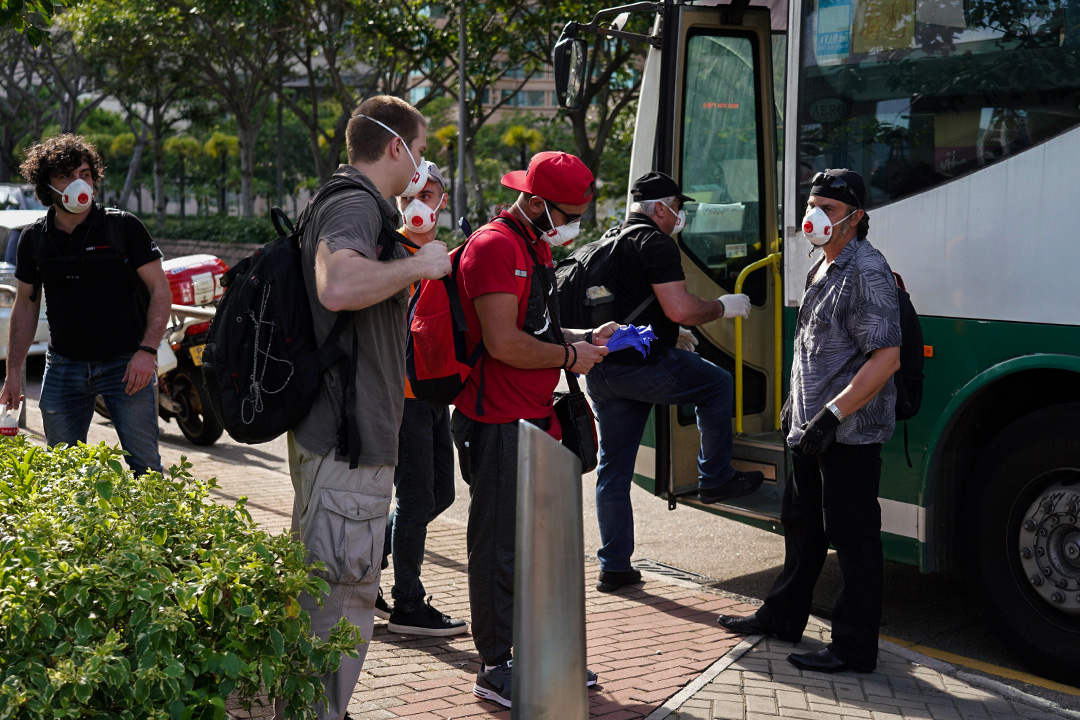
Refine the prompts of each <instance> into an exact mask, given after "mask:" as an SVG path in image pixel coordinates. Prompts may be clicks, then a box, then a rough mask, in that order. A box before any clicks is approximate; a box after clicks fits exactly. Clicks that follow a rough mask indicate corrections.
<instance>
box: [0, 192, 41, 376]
mask: <svg viewBox="0 0 1080 720" xmlns="http://www.w3.org/2000/svg"><path fill="white" fill-rule="evenodd" d="M11 187H15V188H16V189H18V188H19V186H17V185H16V186H11V185H0V207H3V198H4V195H3V193H5V192H6V191H7V190H8V188H11ZM31 197H33V196H32V195H31ZM35 202H37V201H36V200H35ZM39 205H40V203H39ZM43 215H45V210H44V208H38V209H33V208H22V209H17V210H15V209H8V210H4V209H0V245H2V246H3V247H2V248H0V250H2V252H0V258H5V259H6V258H10V259H11V262H0V358H3V359H4V360H7V340H8V322H9V321H10V320H11V308H12V306H14V305H15V286H16V281H15V263H14V256H15V250H14V247H15V245H17V243H18V242H19V233H20V232H21V231H22V229H23V228H24V227H26V226H27V225H29V224H30V223H32V222H34V221H35V220H37V219H38V218H40V217H42V216H43ZM9 247H10V248H11V252H10V253H8V252H7V251H8V248H9ZM48 347H49V322H48V320H46V319H45V298H44V297H42V299H41V313H40V315H38V323H37V331H36V332H35V333H34V342H33V343H32V344H31V345H30V352H29V354H30V355H44V354H45V351H46V350H47V349H48Z"/></svg>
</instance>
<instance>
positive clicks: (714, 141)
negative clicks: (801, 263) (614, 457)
mask: <svg viewBox="0 0 1080 720" xmlns="http://www.w3.org/2000/svg"><path fill="white" fill-rule="evenodd" d="M725 10H726V7H725V6H719V7H694V8H686V7H683V8H682V11H681V12H680V13H679V14H678V15H677V16H676V17H677V18H678V23H677V26H676V27H675V28H671V30H676V32H671V31H670V30H665V33H664V45H663V49H662V53H663V56H664V58H663V59H664V62H665V63H668V62H674V63H675V67H674V68H673V69H672V68H665V70H667V71H666V72H662V73H661V75H662V76H664V77H665V78H666V79H668V81H669V82H673V83H674V92H673V93H672V92H668V93H664V92H661V96H662V97H663V96H664V95H665V94H666V95H667V97H668V98H672V99H673V109H674V117H673V119H672V120H671V121H670V122H669V123H665V122H663V121H662V120H661V122H659V123H658V126H659V128H660V131H659V133H658V135H659V136H658V137H657V141H656V142H657V145H658V147H657V152H656V156H657V159H658V160H660V161H661V162H662V161H663V159H664V158H665V156H668V157H670V171H671V174H672V175H673V176H674V177H675V178H677V179H678V180H679V181H680V184H681V186H682V189H683V192H684V193H685V194H687V195H689V196H691V197H693V198H694V201H693V202H689V203H687V204H686V206H685V207H686V214H687V223H686V227H685V229H684V230H683V231H682V233H680V235H679V236H678V242H679V245H680V248H681V249H682V252H683V269H684V271H685V274H686V283H687V289H688V290H689V291H690V292H692V293H694V294H695V295H698V296H699V297H705V298H713V297H718V296H720V295H723V294H726V293H733V292H738V291H741V292H744V293H746V294H747V295H749V296H750V299H751V303H752V310H751V313H750V318H749V319H748V320H746V321H741V323H736V322H735V321H733V320H731V319H721V320H717V321H714V322H711V323H708V324H706V325H702V326H700V327H698V328H695V329H694V332H695V333H696V334H697V336H698V339H699V344H698V346H697V350H698V352H699V354H700V355H701V356H702V357H704V358H706V359H707V360H710V361H712V362H714V363H716V364H717V365H719V366H721V367H723V368H725V369H727V370H728V371H729V372H730V373H731V374H732V376H733V377H735V376H737V375H741V386H742V387H741V392H738V388H737V395H738V396H739V397H737V400H736V402H737V403H738V401H739V400H740V399H741V410H742V412H741V418H739V417H738V415H739V414H740V413H739V408H738V407H736V417H735V418H733V420H732V426H733V430H734V431H736V433H737V434H736V440H735V450H734V458H733V461H732V465H733V466H735V468H736V469H737V470H761V471H763V472H764V473H765V477H766V484H765V485H764V486H762V488H761V489H760V490H759V491H757V492H756V493H753V494H751V495H749V496H746V497H743V498H735V499H732V500H729V501H725V502H724V503H721V504H719V505H717V506H713V507H716V508H717V509H718V510H722V511H726V512H733V513H735V514H738V515H741V516H749V517H751V518H757V519H759V520H762V521H773V520H776V519H778V517H779V508H780V494H781V492H782V485H783V482H784V477H785V474H786V464H785V462H784V456H785V453H784V448H783V444H782V442H781V438H780V433H779V431H778V428H779V421H778V416H779V413H778V410H779V404H780V403H781V402H782V399H781V396H780V389H781V388H782V386H783V385H784V378H783V374H782V372H781V370H780V367H781V363H780V359H781V342H780V333H781V324H780V315H779V313H778V312H777V311H778V309H779V307H780V298H778V297H777V291H778V290H779V288H780V276H779V270H780V265H779V252H780V247H779V233H778V227H779V213H778V207H779V200H778V192H777V191H778V177H779V175H780V172H779V164H780V158H779V152H778V147H777V144H778V142H777V131H776V121H777V115H778V111H777V106H778V105H779V106H780V107H782V103H778V102H777V100H778V98H777V97H776V96H774V91H773V55H774V45H775V44H774V40H773V34H772V32H771V30H772V22H771V18H770V10H769V9H768V8H754V7H750V8H748V9H746V11H745V12H744V13H743V15H742V17H741V21H740V22H739V24H738V25H729V24H725V22H724V21H725V20H727V19H728V16H727V15H726V14H725V12H724V11H725ZM778 10H779V8H778ZM776 11H777V10H774V11H773V12H776ZM669 27H670V26H669ZM781 45H782V43H781ZM778 55H779V56H780V57H782V56H783V49H782V48H781V50H780V52H779V53H778ZM781 86H782V79H781ZM639 119H640V118H639ZM665 125H667V126H669V127H670V134H668V136H667V137H666V138H665V137H664V129H665ZM636 140H637V139H636V138H635V142H636ZM668 144H669V145H668ZM664 145H668V148H665V147H664ZM737 324H741V326H742V328H741V335H742V338H741V350H742V352H741V354H742V365H743V368H742V372H741V373H738V372H737V370H736V363H735V358H736V355H737V354H738V353H737V344H739V341H738V340H737V338H736V331H737V327H736V326H737ZM739 379H740V378H738V377H736V380H737V382H738V380H739ZM737 424H738V425H741V427H736V425H737ZM664 426H666V428H665V427H664ZM665 429H666V431H667V432H666V433H664V430H665ZM662 434H666V436H667V437H668V438H669V444H668V447H667V448H664V446H663V445H664V444H663V443H658V447H657V451H658V457H657V460H658V462H657V466H658V470H659V471H661V472H662V465H663V464H664V463H663V460H664V457H663V456H664V455H665V454H667V455H668V457H667V461H668V465H669V468H670V471H669V474H668V477H667V478H666V487H665V488H664V489H665V491H666V493H667V496H668V500H669V503H673V502H674V501H675V498H680V499H682V500H684V501H685V502H688V503H691V504H696V500H695V499H693V496H694V495H695V494H696V491H697V455H698V448H699V446H700V436H699V434H698V430H697V426H696V423H695V416H694V408H693V406H692V405H684V406H674V407H670V408H666V409H665V408H658V410H657V435H658V436H660V435H662ZM665 450H666V452H665ZM657 479H658V481H659V480H660V478H657ZM658 485H660V483H659V482H658ZM658 489H659V488H658Z"/></svg>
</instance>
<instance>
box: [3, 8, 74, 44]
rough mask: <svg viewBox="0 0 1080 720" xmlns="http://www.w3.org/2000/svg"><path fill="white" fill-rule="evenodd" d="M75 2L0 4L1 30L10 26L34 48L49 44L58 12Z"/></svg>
mask: <svg viewBox="0 0 1080 720" xmlns="http://www.w3.org/2000/svg"><path fill="white" fill-rule="evenodd" d="M71 4H73V0H4V2H3V3H0V28H5V27H8V26H9V25H10V26H11V27H13V28H15V30H16V31H17V32H20V33H22V34H23V36H25V37H26V41H27V42H29V43H30V45H32V46H33V47H37V46H38V45H41V43H42V42H44V43H45V44H46V45H47V44H48V43H49V27H50V26H51V25H52V21H53V18H54V17H55V16H56V13H57V11H59V10H62V9H63V8H65V7H67V6H68V5H71Z"/></svg>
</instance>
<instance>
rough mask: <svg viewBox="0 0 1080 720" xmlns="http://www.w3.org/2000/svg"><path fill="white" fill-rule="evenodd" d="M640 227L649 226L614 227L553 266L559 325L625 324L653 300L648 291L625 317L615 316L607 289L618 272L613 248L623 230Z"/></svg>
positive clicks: (613, 300) (613, 305)
mask: <svg viewBox="0 0 1080 720" xmlns="http://www.w3.org/2000/svg"><path fill="white" fill-rule="evenodd" d="M641 228H652V226H651V225H644V224H637V225H629V226H626V227H614V228H612V229H610V230H608V231H607V232H606V233H604V234H603V235H602V236H601V237H600V239H599V240H594V241H593V242H591V243H589V244H587V245H582V246H581V247H579V248H578V249H577V250H575V251H574V252H572V253H570V254H569V255H568V256H567V257H565V258H563V259H562V260H560V261H559V264H558V265H556V266H555V279H556V281H557V283H558V294H559V321H560V323H559V324H560V325H562V327H565V328H596V327H600V326H601V325H603V324H604V323H606V322H610V321H612V320H614V321H618V322H623V323H629V322H630V321H632V320H633V319H634V318H636V317H637V316H638V315H640V314H641V311H642V310H644V309H645V308H646V307H648V305H649V303H651V302H652V301H653V300H655V299H656V295H652V294H650V295H649V297H647V298H646V299H645V301H644V302H642V303H641V304H640V305H638V306H637V308H635V309H634V311H633V312H632V313H630V315H628V316H627V317H625V318H620V317H616V316H615V293H614V291H613V290H612V289H611V288H612V286H613V285H614V282H613V280H614V278H615V274H616V273H617V272H618V267H617V265H618V256H617V255H616V249H617V248H618V244H619V241H620V240H621V239H622V238H623V237H625V236H626V234H627V233H629V232H630V231H631V230H639V229H641Z"/></svg>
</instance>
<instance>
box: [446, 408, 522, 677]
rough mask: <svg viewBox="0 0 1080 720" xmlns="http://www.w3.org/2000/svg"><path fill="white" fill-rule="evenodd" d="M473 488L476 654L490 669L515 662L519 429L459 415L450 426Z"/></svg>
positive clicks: (470, 543)
mask: <svg viewBox="0 0 1080 720" xmlns="http://www.w3.org/2000/svg"><path fill="white" fill-rule="evenodd" d="M450 433H451V435H452V436H453V438H454V444H455V445H457V449H458V462H459V463H460V464H461V475H462V477H463V478H465V482H467V483H468V484H469V525H468V528H467V529H466V534H465V542H466V549H467V551H468V555H469V605H470V609H471V611H472V636H473V642H474V643H475V645H476V650H477V652H478V653H480V657H481V658H482V659H483V661H484V663H485V664H487V665H495V664H497V663H501V662H505V661H506V660H509V659H510V657H511V656H512V651H513V646H514V639H513V631H514V543H515V539H516V538H515V532H516V526H517V455H518V426H517V423H516V422H512V423H481V422H476V421H474V420H471V419H469V418H468V417H466V416H465V415H463V414H462V413H461V411H459V410H455V411H454V415H453V417H452V418H451V421H450Z"/></svg>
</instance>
